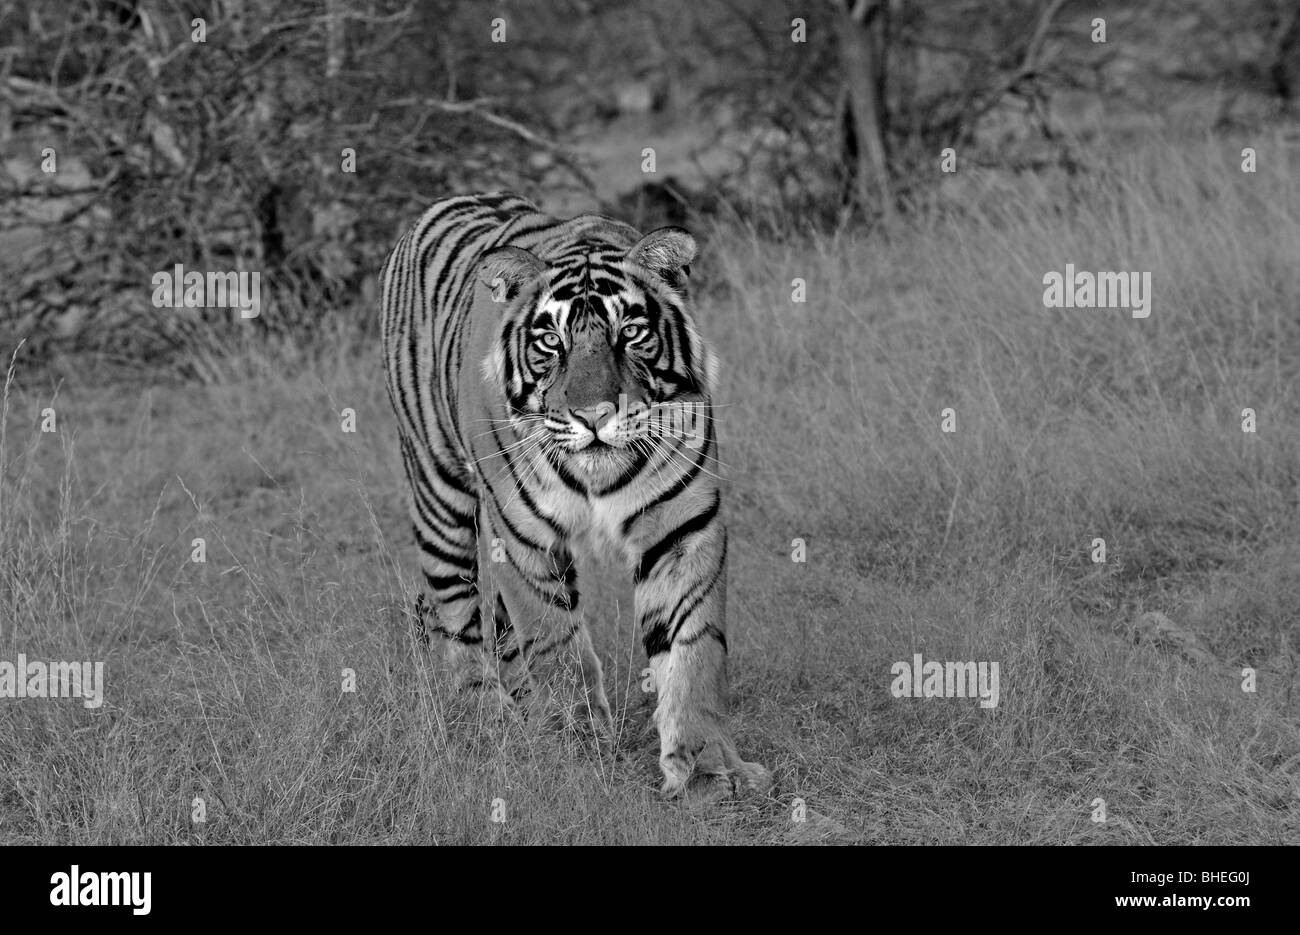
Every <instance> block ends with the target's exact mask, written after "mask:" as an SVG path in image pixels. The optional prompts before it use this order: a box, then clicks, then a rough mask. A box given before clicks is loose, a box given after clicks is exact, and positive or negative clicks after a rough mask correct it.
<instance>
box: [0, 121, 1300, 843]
mask: <svg viewBox="0 0 1300 935" xmlns="http://www.w3.org/2000/svg"><path fill="white" fill-rule="evenodd" d="M1253 145H1256V146H1259V147H1260V150H1261V156H1260V165H1261V171H1260V173H1259V174H1258V175H1254V176H1251V175H1243V174H1241V173H1240V172H1239V171H1238V162H1239V157H1238V156H1237V155H1236V154H1237V153H1238V152H1239V150H1240V146H1235V147H1234V146H1231V145H1227V144H1223V145H1218V144H1215V145H1210V144H1207V145H1204V146H1197V147H1191V148H1182V149H1179V148H1176V147H1162V148H1161V150H1160V152H1161V161H1159V162H1153V161H1152V160H1150V159H1141V158H1134V159H1131V160H1127V161H1125V162H1122V163H1120V162H1117V163H1116V164H1114V165H1113V166H1112V167H1111V168H1110V169H1109V170H1108V171H1107V173H1106V174H1105V175H1104V176H1102V177H1099V178H1095V179H1094V180H1093V182H1092V184H1090V185H1089V186H1087V187H1086V188H1085V187H1083V184H1082V183H1079V185H1078V187H1077V188H1076V191H1075V193H1074V194H1075V196H1076V200H1075V201H1074V203H1073V204H1072V206H1070V207H1056V206H1053V205H1050V204H1046V203H1036V204H1027V205H1016V206H1010V205H990V206H986V207H985V208H983V209H981V210H978V211H975V212H971V213H967V214H962V215H956V214H953V215H939V214H936V215H934V216H931V217H928V218H927V219H924V220H915V221H913V222H912V223H911V225H910V226H908V227H907V228H905V229H900V230H898V231H895V232H894V233H893V235H892V237H891V238H890V239H889V240H888V242H885V241H883V240H881V239H879V238H873V239H871V240H855V239H853V238H852V237H850V236H847V235H846V236H842V237H838V238H830V239H813V240H808V239H798V240H795V239H792V240H791V241H790V242H788V243H783V244H775V243H771V242H767V241H763V240H760V239H759V238H757V237H754V236H751V235H747V234H746V233H745V232H744V231H740V230H735V229H732V230H719V231H716V232H714V235H713V236H712V237H711V238H709V241H708V245H707V247H706V250H705V253H704V255H703V256H702V258H701V263H700V266H701V269H702V271H703V273H704V276H705V281H704V283H703V288H704V292H705V296H706V297H705V299H704V300H703V304H704V306H705V308H706V311H704V312H703V313H702V316H701V317H702V324H703V327H704V328H705V330H706V331H707V332H709V333H710V335H711V336H712V337H713V338H714V340H715V342H716V344H717V345H718V347H719V350H720V351H721V353H722V355H723V357H724V359H725V360H726V361H727V363H728V364H729V367H728V371H727V374H728V375H727V380H726V386H725V390H724V393H723V394H722V399H721V400H720V401H721V402H722V403H725V404H726V406H727V408H726V409H724V410H723V412H724V413H725V421H724V428H723V445H724V448H723V459H724V461H725V462H726V463H727V464H728V466H729V468H730V476H731V494H730V499H729V505H728V509H729V519H730V523H731V527H732V532H733V542H732V545H733V548H732V551H731V554H732V555H733V564H732V569H731V594H732V599H731V620H730V628H731V631H732V633H733V638H732V641H731V642H732V646H733V654H732V668H733V690H734V696H735V711H736V716H735V724H736V727H737V730H738V733H739V735H740V742H741V746H742V750H743V751H744V752H746V754H747V755H751V756H752V757H753V758H757V759H760V760H762V761H764V762H766V763H767V764H768V765H769V766H771V767H773V768H774V770H775V772H776V774H777V778H778V782H779V791H778V794H777V796H776V797H774V798H773V799H771V800H769V801H762V802H745V803H740V804H737V805H735V806H733V807H729V808H724V809H720V810H718V811H715V812H711V813H706V814H700V813H697V812H695V811H692V810H691V809H688V808H681V807H678V806H674V805H668V804H664V803H662V802H660V801H659V800H658V798H657V796H656V794H655V792H654V788H655V785H656V783H657V775H656V772H657V771H656V765H655V750H654V742H653V737H652V736H651V735H650V734H648V733H647V732H646V730H645V719H646V717H647V715H648V703H649V702H648V700H647V699H646V697H645V696H643V695H642V693H641V692H640V690H639V687H638V684H637V683H638V681H639V679H638V673H639V670H640V668H641V666H642V661H641V659H640V656H639V648H638V646H637V640H636V635H635V633H634V632H633V628H632V624H631V621H630V619H629V614H628V612H627V608H628V604H629V601H628V595H627V591H626V589H623V588H612V587H607V588H605V589H604V590H603V592H602V593H601V594H600V595H599V599H598V601H597V602H596V606H597V608H599V609H603V613H601V616H603V617H605V618H606V619H607V621H608V623H607V625H605V626H598V627H597V630H598V631H599V635H598V638H597V639H598V645H599V648H600V649H601V651H602V653H603V655H604V657H605V658H606V660H607V665H608V671H607V677H608V679H609V681H610V685H611V687H612V689H613V691H612V695H611V697H613V698H616V704H617V706H618V707H619V709H620V712H621V714H622V716H623V717H624V718H625V736H624V743H623V754H624V755H623V758H622V759H620V760H618V761H613V762H610V761H606V760H603V759H602V758H600V757H599V756H597V755H595V754H594V753H591V752H588V751H586V750H585V749H582V748H580V747H577V746H576V745H575V744H574V743H573V742H571V741H570V740H568V739H567V738H565V737H563V736H554V735H539V734H537V733H536V732H534V731H532V730H531V729H529V728H528V727H527V726H526V725H520V724H516V723H508V724H504V725H502V724H495V723H491V722H488V721H487V720H486V719H485V718H484V717H481V716H479V714H478V713H477V712H475V711H473V710H467V709H464V708H457V707H456V706H455V705H453V704H451V703H449V700H448V699H446V698H445V697H444V696H443V694H442V693H441V691H440V689H439V686H438V684H437V680H436V672H434V671H431V669H430V667H429V665H428V662H427V660H426V659H425V658H424V657H423V656H422V655H421V654H420V653H419V652H417V651H416V650H415V649H414V647H413V646H412V645H411V643H410V641H409V635H408V634H409V629H408V623H409V621H408V620H407V619H406V616H405V609H406V608H407V607H408V606H409V597H410V595H411V594H412V593H413V589H414V581H415V556H414V548H413V546H412V544H411V541H410V538H409V534H408V532H407V527H406V521H405V512H404V510H405V506H404V504H405V501H404V496H405V493H404V488H403V485H402V480H401V478H400V467H399V464H398V459H397V457H396V447H395V434H394V425H393V421H392V418H391V416H390V414H389V411H388V404H387V400H386V398H385V397H384V395H383V388H382V381H381V376H380V365H379V360H378V357H377V353H376V351H375V349H373V348H370V347H366V348H365V349H363V350H360V351H357V350H353V349H349V348H347V347H344V346H338V347H332V348H328V349H325V351H323V352H322V353H321V354H319V355H318V357H317V363H316V364H315V365H313V366H306V367H303V366H298V367H276V366H253V367H242V366H241V367H239V368H235V369H237V370H238V373H235V372H233V371H232V376H231V377H230V378H229V379H227V380H224V381H221V382H218V383H215V384H212V385H207V386H200V385H196V384H185V383H156V384H155V385H150V386H143V387H140V386H130V385H124V384H122V383H121V382H109V383H105V382H104V381H101V380H98V379H96V378H94V377H93V376H90V375H80V376H69V378H68V379H67V380H66V381H65V382H64V383H63V384H62V385H61V386H60V387H59V388H58V391H57V398H56V395H55V388H54V387H53V386H52V385H51V384H49V383H48V382H45V381H43V380H42V379H41V378H38V377H36V376H34V375H27V374H24V373H23V372H22V371H21V370H20V371H19V373H18V375H17V378H16V382H15V384H14V386H13V387H12V391H11V393H10V395H9V397H8V402H7V410H6V412H5V419H4V425H5V426H6V428H7V434H6V436H5V437H4V439H3V440H2V441H0V448H2V449H3V450H2V451H0V461H2V463H3V471H4V475H3V477H4V481H3V487H2V488H0V495H2V499H0V523H3V526H2V528H0V597H2V598H3V608H2V610H0V659H8V660H10V661H13V660H14V659H15V658H16V655H17V654H18V653H19V652H23V653H26V654H27V656H28V657H30V658H52V659H98V660H104V661H105V662H106V664H107V698H108V700H107V702H106V704H105V705H104V707H103V708H101V709H99V710H98V711H88V710H85V709H84V708H83V707H82V706H81V704H80V703H79V702H75V701H68V700H60V701H36V700H26V701H14V700H0V706H3V708H4V709H5V711H4V716H3V717H0V841H3V842H5V843H15V842H40V843H123V842H168V843H179V842H207V843H233V842H272V843H296V842H335V843H363V842H440V843H459V842H474V843H480V842H481V843H486V842H505V843H561V844H574V843H769V842H782V841H789V840H794V839H817V838H818V837H819V835H821V834H823V833H824V834H825V835H826V836H827V837H828V838H829V839H832V840H855V841H862V842H871V843H908V844H924V843H1036V844H1049V843H1050V844H1055V843H1062V844H1063V843H1071V844H1078V843H1135V844H1142V843H1145V844H1150V843H1156V844H1172V843H1243V844H1244V843H1283V842H1291V843H1294V842H1296V841H1297V840H1300V807H1298V803H1300V798H1298V796H1300V729H1298V728H1300V706H1298V705H1300V699H1297V698H1296V697H1294V695H1293V688H1294V686H1295V683H1296V667H1297V661H1296V655H1295V650H1294V648H1293V643H1294V639H1295V629H1296V621H1297V620H1300V497H1298V493H1297V491H1298V490H1300V419H1298V418H1297V415H1296V413H1297V411H1298V407H1300V390H1298V389H1297V387H1300V380H1298V377H1300V374H1298V373H1297V371H1298V370H1300V316H1298V315H1297V309H1300V267H1297V265H1296V263H1295V258H1296V257H1297V256H1300V187H1297V183H1296V181H1295V180H1296V179H1297V178H1300V173H1297V171H1296V156H1295V154H1294V153H1293V152H1292V153H1291V154H1290V155H1289V159H1290V163H1289V165H1288V152H1287V151H1286V150H1285V148H1284V147H1283V146H1282V144H1281V142H1280V141H1274V142H1273V143H1272V144H1268V143H1260V142H1258V141H1256V142H1254V143H1253ZM1066 263H1074V264H1076V266H1078V267H1079V268H1081V269H1083V268H1087V269H1092V270H1099V269H1118V270H1128V269H1137V270H1150V271H1151V272H1152V274H1153V281H1154V283H1155V299H1154V306H1153V312H1152V314H1151V317H1150V318H1149V319H1147V320H1145V321H1136V320H1133V319H1131V318H1130V317H1129V316H1128V315H1127V314H1126V313H1124V312H1122V311H1101V310H1097V311H1089V310H1045V309H1044V308H1043V307H1042V302H1041V295H1042V285H1041V277H1042V276H1043V274H1044V273H1045V272H1047V271H1049V270H1061V269H1063V268H1064V265H1065V264H1066ZM795 277H802V278H805V279H806V280H807V281H808V284H809V301H808V302H807V304H804V305H798V304H792V303H791V302H790V300H789V299H790V281H791V280H792V279H793V278H795ZM365 314H370V312H368V311H367V312H365ZM232 366H233V365H232ZM51 400H54V401H53V402H51ZM47 405H53V406H54V407H55V408H56V409H57V410H58V414H59V416H58V417H59V432H58V434H57V435H41V434H39V433H37V431H36V430H35V426H36V424H37V422H38V414H39V412H40V410H41V409H42V408H43V407H45V406H47ZM345 406H350V407H353V408H355V409H356V411H357V413H358V418H357V423H358V431H357V433H356V434H344V433H342V432H341V431H340V428H339V417H338V413H339V411H340V410H341V409H342V408H343V407H345ZM1247 406H1249V407H1252V408H1254V409H1255V410H1256V411H1257V413H1258V414H1259V416H1258V417H1259V432H1258V433H1257V434H1256V435H1243V433H1242V432H1241V430H1240V414H1241V410H1242V409H1243V408H1244V407H1247ZM945 407H952V408H954V409H955V410H956V412H957V420H958V431H957V432H956V433H955V434H952V435H946V434H944V433H942V432H940V430H939V419H940V416H939V413H940V411H941V410H942V409H944V408H945ZM196 536H203V537H205V538H206V540H207V543H208V558H209V560H208V563H207V564H205V565H196V564H193V563H191V562H190V561H189V554H190V549H191V541H192V540H193V539H194V538H195V537H196ZM796 537H800V538H805V539H806V540H807V543H808V549H809V555H808V561H807V563H806V564H796V563H794V562H792V561H791V560H790V551H791V540H792V539H794V538H796ZM1095 537H1104V538H1105V539H1106V541H1107V544H1108V551H1109V556H1108V558H1109V560H1108V562H1107V564H1105V565H1104V566H1098V565H1094V564H1092V563H1091V562H1090V560H1089V557H1088V552H1089V550H1090V543H1091V541H1092V540H1093V539H1094V538H1095ZM586 577H587V580H588V581H592V580H594V579H593V576H592V575H587V576H586ZM1143 610H1161V611H1163V612H1165V613H1167V614H1168V615H1169V616H1170V618H1172V619H1173V620H1174V621H1176V622H1177V623H1178V625H1180V626H1181V627H1183V628H1185V629H1186V630H1188V631H1189V632H1191V633H1194V634H1195V635H1196V636H1199V637H1200V638H1201V639H1202V640H1203V641H1204V643H1205V645H1207V646H1208V647H1209V648H1210V650H1211V651H1212V652H1213V653H1214V654H1215V656H1216V657H1217V658H1218V659H1219V660H1220V662H1221V663H1222V665H1221V666H1205V665H1195V664H1192V663H1189V662H1188V661H1185V660H1184V659H1182V658H1181V657H1179V656H1178V655H1176V654H1174V653H1171V652H1169V651H1167V650H1164V649H1162V648H1161V647H1159V646H1156V645H1151V644H1148V643H1146V642H1140V643H1139V642H1135V641H1134V639H1133V636H1132V632H1131V624H1132V623H1133V621H1134V620H1135V618H1136V616H1137V615H1138V613H1139V612H1141V611H1143ZM915 652H921V653H923V654H924V656H925V657H926V658H927V659H940V660H944V659H950V660H966V659H975V660H990V661H998V662H999V664H1000V667H1001V687H1002V699H1001V704H1000V706H999V707H998V708H997V709H996V710H992V711H988V710H984V709H982V708H979V707H978V706H977V705H976V704H975V702H974V701H971V700H938V699H935V700H909V699H894V698H893V697H892V696H891V695H890V693H889V691H888V688H889V684H890V681H891V676H890V674H889V667H890V665H891V664H892V663H893V662H894V661H896V660H905V659H910V658H911V657H912V655H913V653H915ZM1245 666H1251V667H1255V668H1257V669H1258V671H1259V682H1258V691H1257V692H1255V693H1253V694H1252V693H1246V692H1243V691H1241V689H1240V682H1241V677H1240V670H1241V668H1242V667H1245ZM345 667H346V668H352V669H354V670H355V671H356V673H357V679H358V691H357V692H356V693H355V694H346V693H343V692H341V691H340V684H341V671H342V669H343V668H345ZM196 795H198V796H202V797H203V798H204V799H205V801H206V803H207V822H206V823H205V824H195V823H193V822H192V821H191V803H192V800H193V799H194V797H195V796H196ZM796 796H797V797H800V798H802V799H804V800H805V801H806V803H807V805H808V806H809V807H810V808H811V809H813V810H814V812H815V813H817V814H819V815H820V816H824V818H825V820H824V821H822V822H817V821H814V823H813V824H812V825H809V826H802V827H801V826H799V825H796V824H795V823H793V822H792V820H791V815H792V811H793V807H794V797H796ZM1097 797H1102V798H1104V799H1105V801H1106V807H1107V813H1108V820H1107V821H1106V822H1105V823H1095V822H1093V821H1091V820H1090V815H1091V808H1090V803H1091V802H1092V801H1093V800H1094V799H1095V798H1097ZM498 798H499V799H502V800H504V803H505V808H506V819H507V820H506V821H505V822H503V823H493V822H492V821H491V820H490V814H491V810H492V800H494V799H498Z"/></svg>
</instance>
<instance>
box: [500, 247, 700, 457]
mask: <svg viewBox="0 0 1300 935" xmlns="http://www.w3.org/2000/svg"><path fill="white" fill-rule="evenodd" d="M610 230H612V231H613V232H614V235H613V236H610V237H609V239H605V238H600V237H592V236H588V237H583V238H581V239H579V240H578V241H577V242H576V243H575V244H574V245H573V246H572V247H571V248H569V249H567V250H565V251H564V252H562V253H560V254H559V255H558V256H554V257H551V258H550V262H549V263H548V262H543V261H542V260H541V259H539V258H538V257H537V256H536V255H534V254H533V253H530V252H529V251H527V250H523V249H521V248H518V247H502V248H499V249H496V250H493V251H490V252H489V253H487V254H485V255H484V257H483V258H482V259H481V260H480V265H479V278H480V280H481V281H482V282H483V283H484V285H486V286H488V287H489V288H490V289H492V291H493V299H494V300H495V301H497V302H500V303H503V305H504V310H503V315H502V320H501V326H500V331H499V333H498V336H497V338H498V340H497V341H496V342H495V345H494V347H493V349H492V351H491V352H490V353H489V355H488V357H487V358H486V359H485V360H484V366H483V374H484V377H485V379H486V380H487V381H488V383H489V384H490V385H492V386H494V387H495V388H497V389H498V390H499V391H500V393H501V394H502V395H503V396H504V401H505V408H506V411H507V413H508V415H509V418H510V422H511V426H512V428H513V429H514V431H515V434H516V436H517V438H518V439H519V440H520V441H521V443H524V440H527V441H528V442H533V441H536V442H538V443H539V445H540V449H541V451H542V452H543V453H544V454H545V455H546V456H547V457H548V458H549V459H551V461H552V463H554V464H557V466H561V467H563V466H566V465H567V466H569V467H574V468H577V469H578V471H579V472H581V474H582V475H586V476H587V478H588V479H589V480H592V481H596V482H597V483H598V482H599V481H600V479H601V478H602V476H604V477H612V476H619V475H623V474H625V473H627V472H628V471H630V470H631V469H632V468H634V467H635V466H636V465H637V464H638V463H639V462H640V461H642V460H644V459H645V458H646V457H648V456H649V455H650V454H651V453H652V452H653V450H654V449H655V447H657V446H662V445H665V444H677V443H678V442H679V441H680V442H684V443H685V444H687V445H689V446H690V447H698V446H699V445H700V444H702V443H703V440H704V433H705V431H706V421H707V418H708V414H709V397H710V394H711V392H712V390H713V387H714V382H715V379H716V373H717V361H716V358H715V357H714V354H713V351H712V350H711V349H710V348H709V347H708V345H707V344H705V342H704V341H703V339H702V338H701V337H700V335H699V332H698V331H697V330H696V328H695V325H694V323H693V322H692V320H691V317H690V315H689V313H688V310H687V292H686V277H687V274H688V272H689V265H690V262H691V260H692V259H693V258H694V256H695V250H696V244H695V238H693V237H692V236H691V235H690V234H689V233H687V232H686V231H685V230H683V229H681V228H679V227H665V228H660V229H659V230H656V231H652V232H651V233H649V234H647V235H646V236H645V237H643V238H641V239H640V240H638V241H636V242H635V243H634V244H633V245H632V246H631V247H630V248H629V247H628V246H627V243H628V242H630V241H631V240H632V239H633V238H634V234H632V233H631V229H630V228H625V227H623V226H622V225H617V226H613V225H611V228H610ZM624 231H626V232H628V234H631V236H628V234H623V236H622V237H620V236H617V235H618V234H621V233H622V232H624ZM619 240H622V241H623V242H622V243H619V242H618V241H619Z"/></svg>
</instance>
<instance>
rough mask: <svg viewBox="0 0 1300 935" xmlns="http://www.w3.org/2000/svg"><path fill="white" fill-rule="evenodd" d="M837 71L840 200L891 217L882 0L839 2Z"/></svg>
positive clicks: (885, 14) (885, 23) (884, 9)
mask: <svg viewBox="0 0 1300 935" xmlns="http://www.w3.org/2000/svg"><path fill="white" fill-rule="evenodd" d="M839 6H840V9H841V10H842V11H843V16H841V17H840V36H839V50H840V69H841V72H842V73H843V76H844V88H845V92H846V93H845V103H844V107H845V111H844V140H843V154H842V155H843V160H844V167H845V180H846V182H845V192H844V194H845V199H846V201H848V202H850V203H853V204H856V205H857V207H858V208H859V210H861V211H862V212H863V213H864V214H869V213H871V211H872V209H873V208H874V209H877V210H879V211H880V212H881V214H882V215H883V216H884V217H885V218H887V219H888V218H892V217H893V215H894V195H893V187H892V186H891V185H890V181H889V157H888V153H887V152H886V150H885V130H886V121H887V113H886V108H885V39H886V34H887V27H888V17H889V9H888V4H887V0H839Z"/></svg>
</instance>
